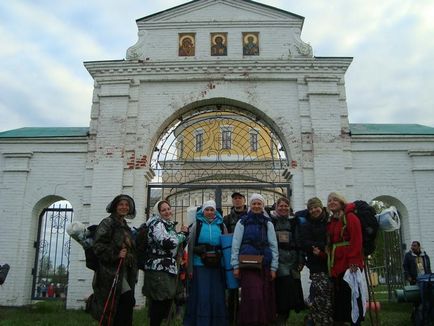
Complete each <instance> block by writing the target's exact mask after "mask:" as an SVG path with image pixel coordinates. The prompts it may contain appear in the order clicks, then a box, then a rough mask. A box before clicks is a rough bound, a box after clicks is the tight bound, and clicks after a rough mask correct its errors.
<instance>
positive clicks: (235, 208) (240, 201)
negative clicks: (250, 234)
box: [223, 192, 247, 324]
mask: <svg viewBox="0 0 434 326" xmlns="http://www.w3.org/2000/svg"><path fill="white" fill-rule="evenodd" d="M231 198H232V208H231V212H230V213H229V214H228V215H225V217H224V218H223V222H224V223H225V225H226V228H227V229H228V233H234V230H235V225H236V224H237V222H238V221H239V219H240V217H241V216H243V215H246V214H247V206H246V197H245V196H244V195H243V194H241V193H239V192H234V193H233V194H232V195H231ZM238 305H239V290H238V289H229V290H228V314H229V322H230V323H231V324H236V317H237V312H238Z"/></svg>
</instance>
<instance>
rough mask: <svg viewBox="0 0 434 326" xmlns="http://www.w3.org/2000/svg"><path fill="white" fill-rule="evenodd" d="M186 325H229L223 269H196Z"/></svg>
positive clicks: (189, 296) (199, 267)
mask: <svg viewBox="0 0 434 326" xmlns="http://www.w3.org/2000/svg"><path fill="white" fill-rule="evenodd" d="M184 325H186V326H187V325H188V326H220V325H222V326H226V325H228V319H227V313H226V306H225V279H224V271H223V270H222V269H220V268H207V267H202V266H195V267H194V269H193V279H192V281H191V283H190V287H189V294H188V301H187V310H186V312H185V316H184Z"/></svg>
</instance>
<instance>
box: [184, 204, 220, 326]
mask: <svg viewBox="0 0 434 326" xmlns="http://www.w3.org/2000/svg"><path fill="white" fill-rule="evenodd" d="M222 233H227V231H226V227H225V226H224V224H223V218H222V216H221V214H220V213H219V212H218V211H217V210H216V203H215V201H214V200H209V201H206V202H205V203H203V205H202V208H200V209H199V210H198V211H197V214H196V221H195V223H194V224H193V226H192V227H191V232H190V239H189V241H188V250H189V255H188V258H189V274H190V276H191V278H192V279H191V282H190V287H189V296H188V302H187V310H186V314H185V318H184V325H188V326H220V325H223V326H225V325H228V320H227V313H226V306H225V287H226V286H225V277H224V268H223V260H222V250H221V239H220V236H221V234H222Z"/></svg>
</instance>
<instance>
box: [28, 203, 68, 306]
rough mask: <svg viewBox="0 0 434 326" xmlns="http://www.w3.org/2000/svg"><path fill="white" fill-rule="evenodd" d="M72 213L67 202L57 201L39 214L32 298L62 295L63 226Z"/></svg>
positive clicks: (65, 236) (65, 242) (64, 268)
mask: <svg viewBox="0 0 434 326" xmlns="http://www.w3.org/2000/svg"><path fill="white" fill-rule="evenodd" d="M73 214H74V213H73V209H72V208H70V207H69V205H68V204H66V203H63V202H58V203H55V204H53V205H51V206H50V207H49V208H46V209H44V210H43V212H42V213H41V215H40V216H39V227H38V241H36V242H35V244H34V247H35V248H36V249H37V250H36V255H35V265H34V268H33V270H32V274H33V288H32V299H37V300H40V299H63V298H65V297H66V294H67V287H68V271H69V251H70V237H69V235H68V234H67V233H66V226H67V225H68V224H69V223H71V222H72V218H73Z"/></svg>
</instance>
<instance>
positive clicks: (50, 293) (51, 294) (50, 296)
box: [47, 283, 56, 298]
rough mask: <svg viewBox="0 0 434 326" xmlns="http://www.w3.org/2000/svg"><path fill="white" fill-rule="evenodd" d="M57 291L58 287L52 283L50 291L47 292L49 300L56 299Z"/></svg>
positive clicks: (49, 287)
mask: <svg viewBox="0 0 434 326" xmlns="http://www.w3.org/2000/svg"><path fill="white" fill-rule="evenodd" d="M55 290H56V287H55V286H54V283H51V284H50V285H49V286H48V291H47V294H48V297H49V298H54V293H55Z"/></svg>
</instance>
